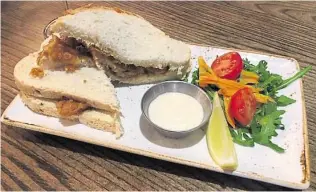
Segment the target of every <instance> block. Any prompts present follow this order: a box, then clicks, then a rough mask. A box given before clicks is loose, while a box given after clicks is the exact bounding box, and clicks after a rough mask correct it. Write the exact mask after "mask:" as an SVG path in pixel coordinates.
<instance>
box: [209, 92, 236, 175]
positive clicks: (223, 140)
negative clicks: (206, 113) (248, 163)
mask: <svg viewBox="0 0 316 192" xmlns="http://www.w3.org/2000/svg"><path fill="white" fill-rule="evenodd" d="M206 141H207V146H208V151H209V153H210V154H211V156H212V158H213V160H214V162H215V163H216V164H217V165H219V166H220V167H221V168H222V169H224V170H229V171H233V170H235V169H236V168H237V166H238V160H237V155H236V151H235V146H234V143H233V138H232V136H231V135H230V131H229V128H228V124H227V121H226V118H225V115H224V112H223V109H222V106H221V104H220V101H219V96H218V94H217V92H216V93H215V95H214V97H213V111H212V115H211V118H210V121H209V124H208V127H207V130H206Z"/></svg>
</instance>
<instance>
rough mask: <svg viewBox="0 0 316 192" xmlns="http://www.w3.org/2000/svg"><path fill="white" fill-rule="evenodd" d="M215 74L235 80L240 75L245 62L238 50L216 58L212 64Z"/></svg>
mask: <svg viewBox="0 0 316 192" xmlns="http://www.w3.org/2000/svg"><path fill="white" fill-rule="evenodd" d="M211 68H212V70H213V71H214V72H215V74H216V75H217V76H219V77H221V78H224V79H231V80H235V79H237V77H239V75H240V73H241V71H242V69H243V62H242V59H241V57H240V55H239V53H237V52H228V53H225V54H224V55H221V56H219V57H217V58H216V59H215V61H214V62H213V63H212V66H211Z"/></svg>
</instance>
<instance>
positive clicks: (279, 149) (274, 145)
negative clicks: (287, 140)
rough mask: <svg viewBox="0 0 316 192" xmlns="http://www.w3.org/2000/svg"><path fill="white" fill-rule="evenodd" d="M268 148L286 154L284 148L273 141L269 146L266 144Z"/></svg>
mask: <svg viewBox="0 0 316 192" xmlns="http://www.w3.org/2000/svg"><path fill="white" fill-rule="evenodd" d="M264 145H265V146H267V147H270V148H271V149H273V150H274V151H276V152H278V153H284V151H285V150H284V149H283V148H282V147H279V146H278V145H277V144H274V143H272V142H271V141H270V142H268V143H267V144H264Z"/></svg>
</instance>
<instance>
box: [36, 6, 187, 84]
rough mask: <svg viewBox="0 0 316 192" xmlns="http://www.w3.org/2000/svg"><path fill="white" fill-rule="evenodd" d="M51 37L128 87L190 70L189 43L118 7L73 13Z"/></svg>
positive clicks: (59, 20) (88, 8)
mask: <svg viewBox="0 0 316 192" xmlns="http://www.w3.org/2000/svg"><path fill="white" fill-rule="evenodd" d="M48 33H49V34H50V35H51V34H54V35H56V36H58V38H59V39H60V41H61V42H62V43H63V44H64V45H67V46H68V47H71V48H73V49H75V50H77V52H78V54H81V55H84V56H86V57H87V58H86V59H91V60H92V61H93V62H94V64H95V65H96V66H97V67H98V68H99V69H101V70H103V71H104V72H105V73H106V75H107V76H108V77H110V78H111V80H116V81H119V82H123V83H129V84H142V83H152V82H157V81H163V80H171V79H181V78H183V77H184V76H185V75H186V74H187V73H188V71H189V70H190V66H191V64H190V56H191V53H190V48H189V46H188V45H187V44H185V43H183V42H181V41H178V40H175V39H172V38H170V37H169V36H167V35H166V34H165V33H164V32H162V31H161V30H159V29H158V28H156V27H154V26H153V25H152V24H150V23H149V22H148V21H146V20H145V19H143V18H142V17H141V16H139V15H136V14H133V13H130V12H127V11H123V10H121V9H118V8H109V7H91V6H86V7H81V8H78V9H74V10H68V11H67V14H66V15H64V16H61V17H59V18H57V19H56V20H55V22H53V24H51V25H50V27H49V29H48ZM47 56H48V55H47V54H46V57H47ZM42 57H44V56H42ZM48 57H49V56H48ZM51 61H55V62H58V59H57V60H51Z"/></svg>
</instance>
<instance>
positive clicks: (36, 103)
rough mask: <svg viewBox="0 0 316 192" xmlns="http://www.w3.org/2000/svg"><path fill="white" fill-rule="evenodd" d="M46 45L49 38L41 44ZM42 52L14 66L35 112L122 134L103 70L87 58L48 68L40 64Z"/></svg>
mask: <svg viewBox="0 0 316 192" xmlns="http://www.w3.org/2000/svg"><path fill="white" fill-rule="evenodd" d="M50 39H52V37H51V38H50ZM46 45H47V41H46V42H44V43H43V46H42V47H45V46H46ZM41 52H42V50H41V51H38V52H35V53H32V54H30V55H28V56H27V57H25V58H23V59H22V60H21V61H19V62H18V63H17V64H16V66H15V68H14V78H15V83H16V85H17V87H18V89H19V90H20V97H21V98H22V101H23V102H24V104H25V105H26V106H27V107H29V108H30V109H31V110H32V111H34V112H36V113H40V114H43V115H47V116H53V117H58V118H62V119H68V120H73V121H79V122H80V123H82V124H85V125H87V126H89V127H92V128H96V129H100V130H103V131H107V132H112V133H114V134H116V136H117V137H120V136H121V135H122V134H123V130H122V127H121V125H120V110H119V102H118V100H117V97H116V92H115V89H114V86H113V85H112V84H111V82H110V79H109V78H108V77H107V76H106V75H105V74H104V72H103V71H100V70H98V69H97V68H95V67H93V65H91V64H88V63H87V62H86V65H82V66H81V67H78V68H76V70H64V68H57V69H51V68H45V67H42V66H39V65H38V59H39V56H40V55H41Z"/></svg>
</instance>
